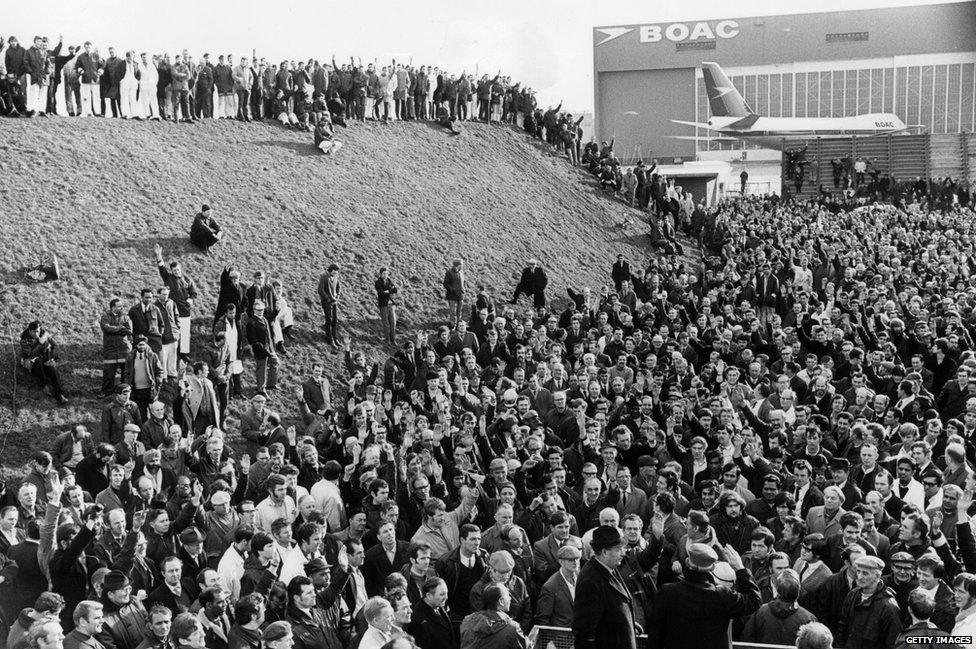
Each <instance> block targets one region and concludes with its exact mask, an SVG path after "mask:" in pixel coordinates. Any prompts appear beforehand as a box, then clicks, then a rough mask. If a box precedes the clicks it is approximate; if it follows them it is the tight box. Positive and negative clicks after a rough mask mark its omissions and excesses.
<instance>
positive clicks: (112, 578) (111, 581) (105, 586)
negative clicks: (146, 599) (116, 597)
mask: <svg viewBox="0 0 976 649" xmlns="http://www.w3.org/2000/svg"><path fill="white" fill-rule="evenodd" d="M128 585H129V578H128V577H126V576H125V573H124V572H121V571H119V570H112V571H111V572H109V573H108V574H107V575H105V581H103V582H102V590H103V591H104V592H106V593H111V592H112V591H114V590H122V589H123V588H125V587H126V586H128Z"/></svg>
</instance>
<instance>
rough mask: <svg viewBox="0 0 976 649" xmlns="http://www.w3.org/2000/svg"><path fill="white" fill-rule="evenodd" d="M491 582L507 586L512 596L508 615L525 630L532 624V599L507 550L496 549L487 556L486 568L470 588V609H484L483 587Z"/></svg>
mask: <svg viewBox="0 0 976 649" xmlns="http://www.w3.org/2000/svg"><path fill="white" fill-rule="evenodd" d="M492 584H500V585H503V586H505V587H506V588H508V592H509V595H510V596H511V598H512V603H511V604H510V605H509V608H508V616H509V617H510V618H512V620H514V621H515V622H516V623H517V624H518V625H519V626H521V627H522V630H523V631H526V632H527V631H528V629H529V628H530V627H531V626H532V601H531V600H530V598H529V589H528V588H527V587H526V585H525V581H524V580H523V579H522V578H521V577H519V576H518V575H516V574H515V559H514V558H512V555H511V553H510V552H509V551H508V550H497V551H495V552H492V553H491V556H489V557H488V570H487V571H486V572H485V575H484V577H482V578H481V579H480V580H479V581H478V583H476V584H475V585H474V587H473V588H472V589H471V594H470V599H471V610H472V611H481V610H484V608H485V605H484V602H483V597H484V593H485V589H486V588H488V587H489V586H491V585H492Z"/></svg>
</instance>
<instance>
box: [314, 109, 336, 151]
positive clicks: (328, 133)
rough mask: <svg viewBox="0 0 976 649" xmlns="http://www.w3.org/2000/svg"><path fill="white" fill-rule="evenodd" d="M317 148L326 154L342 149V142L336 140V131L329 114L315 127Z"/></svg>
mask: <svg viewBox="0 0 976 649" xmlns="http://www.w3.org/2000/svg"><path fill="white" fill-rule="evenodd" d="M315 148H317V149H318V150H319V151H321V152H322V153H326V154H330V153H332V152H334V151H338V150H339V149H341V148H342V142H339V141H338V140H336V139H335V131H334V130H333V128H332V122H331V121H330V120H329V116H328V115H327V114H326V115H323V116H322V117H321V118H320V119H319V123H318V124H316V125H315Z"/></svg>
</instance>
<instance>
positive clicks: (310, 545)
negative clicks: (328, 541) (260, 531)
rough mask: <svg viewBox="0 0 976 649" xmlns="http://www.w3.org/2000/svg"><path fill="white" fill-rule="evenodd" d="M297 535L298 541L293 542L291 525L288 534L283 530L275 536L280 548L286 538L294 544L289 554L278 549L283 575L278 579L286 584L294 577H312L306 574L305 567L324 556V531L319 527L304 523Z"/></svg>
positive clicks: (288, 551)
mask: <svg viewBox="0 0 976 649" xmlns="http://www.w3.org/2000/svg"><path fill="white" fill-rule="evenodd" d="M296 535H297V539H296V540H295V541H292V533H291V526H290V525H289V526H288V531H287V533H286V532H285V531H284V530H282V531H281V533H280V534H277V535H275V540H276V541H278V544H279V546H280V545H281V544H282V541H283V540H284V537H286V536H287V538H288V541H289V542H290V543H292V545H291V547H290V548H289V549H288V550H287V552H281V547H279V548H278V550H279V555H280V556H281V574H280V575H279V576H278V579H279V580H281V581H282V582H283V583H286V584H287V583H288V582H290V581H291V579H292V577H295V576H298V575H301V576H303V577H310V576H311V575H308V574H306V570H305V566H306V565H307V564H308V562H309V561H312V560H313V559H318V558H320V557H321V556H322V555H321V551H320V548H321V547H322V531H321V529H320V528H319V526H318V525H316V524H314V523H303V524H302V525H300V526H299V528H298V531H297V533H296ZM279 537H280V538H279Z"/></svg>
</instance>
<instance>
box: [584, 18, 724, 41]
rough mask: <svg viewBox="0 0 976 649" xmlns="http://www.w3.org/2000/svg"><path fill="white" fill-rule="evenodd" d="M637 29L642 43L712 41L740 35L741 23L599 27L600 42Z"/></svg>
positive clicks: (707, 22)
mask: <svg viewBox="0 0 976 649" xmlns="http://www.w3.org/2000/svg"><path fill="white" fill-rule="evenodd" d="M635 29H637V34H638V39H639V41H640V42H641V43H659V42H661V41H662V40H668V41H671V42H673V43H681V42H684V41H711V40H715V39H716V38H735V37H736V36H738V35H739V23H738V22H737V21H735V20H719V21H717V22H709V21H701V22H696V23H670V24H668V25H640V26H639V27H636V28H634V27H599V28H597V31H598V32H600V33H602V34H603V35H604V36H605V38H604V39H603V40H602V41H600V42H599V43H598V45H603V44H604V43H606V42H608V41H612V40H614V39H615V38H619V37H620V36H623V35H624V34H629V33H630V32H632V31H634V30H635Z"/></svg>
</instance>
